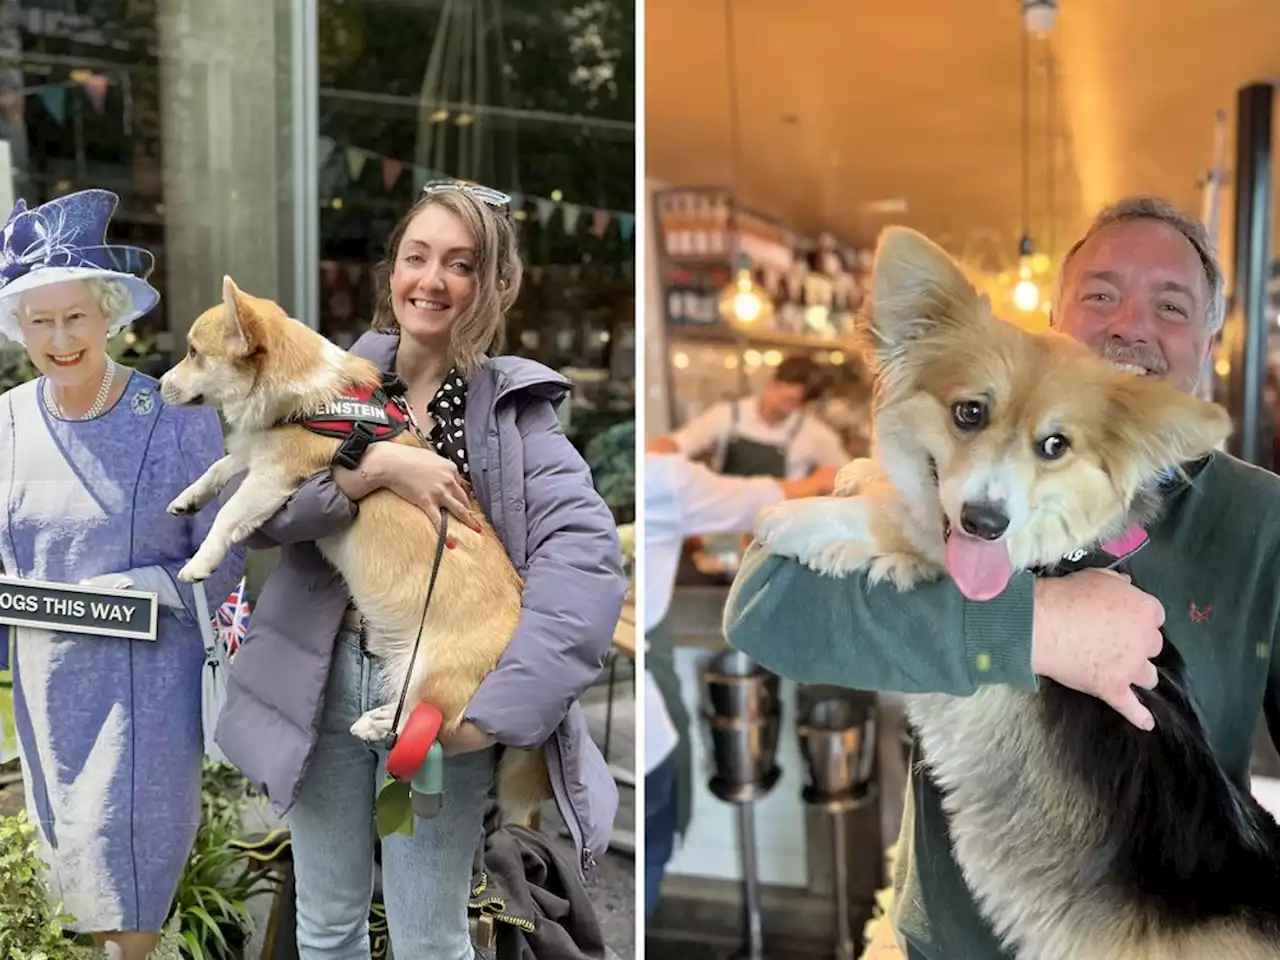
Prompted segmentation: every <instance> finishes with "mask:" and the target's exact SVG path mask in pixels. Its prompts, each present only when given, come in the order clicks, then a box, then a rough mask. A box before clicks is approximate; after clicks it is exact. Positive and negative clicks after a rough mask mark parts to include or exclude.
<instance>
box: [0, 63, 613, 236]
mask: <svg viewBox="0 0 1280 960" xmlns="http://www.w3.org/2000/svg"><path fill="white" fill-rule="evenodd" d="M113 82H115V81H113V80H112V78H111V77H110V76H108V75H107V74H103V73H96V72H94V71H92V70H75V71H72V74H71V77H70V79H68V80H64V81H60V82H57V83H45V84H39V85H35V86H29V87H22V88H19V89H15V90H4V91H0V113H3V114H4V115H5V116H7V117H8V118H9V120H10V121H12V122H15V123H17V122H21V121H22V120H23V119H24V118H25V116H26V109H27V98H28V97H30V96H33V95H34V96H35V97H36V98H37V99H38V100H39V102H40V105H41V106H42V107H43V108H44V110H45V112H46V113H47V114H48V115H49V116H50V117H52V118H53V120H54V121H55V122H56V123H57V124H59V125H60V126H61V125H64V124H65V123H66V122H67V108H68V100H67V92H68V90H69V89H70V88H73V87H80V89H81V90H83V91H84V95H85V98H86V99H87V100H88V101H89V105H90V106H91V107H92V108H93V111H94V113H95V114H97V115H99V116H101V115H102V113H103V111H104V110H105V109H106V101H107V91H108V88H109V87H110V86H111V85H112V83H113ZM126 95H127V92H126ZM340 146H341V149H339V147H340ZM316 148H317V149H316V157H317V160H318V161H319V164H320V167H321V169H324V168H327V167H328V166H329V164H330V163H332V162H333V160H334V158H335V156H340V157H341V158H342V160H343V165H344V166H345V168H346V172H347V176H348V178H349V181H356V180H359V179H360V177H361V175H362V174H363V173H364V170H365V165H366V163H367V162H368V161H370V160H377V161H378V167H379V173H380V175H381V181H382V188H383V190H384V191H387V192H390V191H391V190H393V189H394V188H395V186H396V184H398V183H399V182H400V178H401V177H402V176H404V174H405V171H409V173H410V176H411V178H412V182H413V189H414V191H415V192H416V191H419V190H421V189H422V187H423V185H424V184H426V183H427V181H429V180H432V179H436V178H443V177H446V176H448V174H445V173H441V172H439V171H436V170H432V169H430V168H429V167H423V166H419V165H418V164H410V163H406V162H405V161H404V160H400V159H398V158H396V157H388V156H384V155H383V154H380V153H377V152H375V151H373V150H366V149H365V148H363V147H356V146H350V145H339V144H338V143H337V142H336V141H335V140H334V138H333V137H327V136H325V137H318V138H317V142H316ZM339 176H341V174H339ZM527 203H532V204H533V207H534V211H533V215H534V216H536V217H537V219H538V223H539V224H540V225H541V226H543V227H547V226H548V225H549V224H550V223H551V221H552V219H553V218H554V217H555V216H556V213H557V211H559V213H560V222H561V225H562V226H563V227H564V230H565V232H566V233H567V234H569V235H570V236H576V235H577V234H578V231H579V229H580V228H582V229H585V230H589V231H590V232H591V233H592V234H594V235H595V236H596V237H597V238H599V239H604V237H605V235H606V234H607V233H608V232H609V227H610V226H611V225H612V224H613V223H615V222H616V223H617V225H618V232H619V235H620V236H621V238H622V242H623V243H630V242H631V241H632V238H633V237H634V236H635V223H636V218H635V214H634V213H633V212H632V211H628V210H608V209H605V208H602V207H593V206H590V205H587V204H581V203H570V202H567V201H564V200H561V199H559V198H558V197H557V198H551V197H538V196H534V195H532V194H527V193H513V194H512V208H513V209H514V210H516V211H517V216H521V217H522V216H525V212H524V207H525V205H526V204H527ZM583 224H585V225H586V226H585V227H583Z"/></svg>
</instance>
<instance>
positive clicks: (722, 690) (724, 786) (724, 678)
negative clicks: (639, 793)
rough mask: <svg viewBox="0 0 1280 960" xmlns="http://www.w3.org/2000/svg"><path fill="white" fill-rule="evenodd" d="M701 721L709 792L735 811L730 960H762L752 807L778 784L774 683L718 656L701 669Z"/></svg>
mask: <svg viewBox="0 0 1280 960" xmlns="http://www.w3.org/2000/svg"><path fill="white" fill-rule="evenodd" d="M702 680H703V694H704V700H703V710H702V714H703V719H704V720H705V721H706V723H707V726H708V727H709V728H710V733H711V752H712V756H713V758H714V762H715V770H716V774H715V776H714V777H712V778H711V782H710V784H708V789H710V791H711V793H712V794H713V795H714V796H715V797H716V798H717V799H718V800H721V801H723V802H725V803H732V804H734V805H735V806H737V808H738V844H739V852H740V854H741V863H742V889H743V896H742V901H743V903H742V928H743V935H744V938H745V942H744V943H743V945H742V947H741V948H739V950H738V951H737V952H736V953H735V954H734V958H735V960H765V955H764V930H763V923H762V920H761V911H760V880H759V876H760V871H759V864H758V861H757V858H756V825H755V803H756V801H757V800H759V799H760V798H762V797H764V796H766V795H767V794H768V793H769V791H771V790H772V789H773V788H774V787H775V786H777V784H778V780H779V779H781V777H782V769H781V768H780V767H779V766H778V765H777V763H776V762H775V761H776V757H777V751H778V730H779V728H780V726H781V723H782V704H781V701H780V700H779V697H778V678H777V676H775V675H774V674H772V673H769V672H768V671H767V670H765V669H763V668H762V667H760V666H758V665H757V664H755V663H754V662H752V661H751V660H750V658H748V657H747V656H746V655H744V654H742V653H739V652H737V651H729V652H727V653H721V654H717V655H716V656H714V657H712V658H711V659H710V660H709V661H708V662H707V663H706V664H705V665H704V667H703V671H702Z"/></svg>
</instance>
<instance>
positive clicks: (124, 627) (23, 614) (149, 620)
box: [0, 576, 158, 640]
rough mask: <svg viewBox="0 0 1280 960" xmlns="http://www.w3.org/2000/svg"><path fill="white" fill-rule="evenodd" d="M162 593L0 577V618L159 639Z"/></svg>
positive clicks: (24, 624) (46, 626)
mask: <svg viewBox="0 0 1280 960" xmlns="http://www.w3.org/2000/svg"><path fill="white" fill-rule="evenodd" d="M157 603H158V598H157V597H156V595H155V594H154V593H148V592H146V591H144V590H104V589H102V588H101V587H82V586H79V585H78V584H70V583H45V582H43V581H41V580H19V579H17V578H15V577H5V576H0V623H7V624H11V625H12V626H15V627H36V628H39V629H41V630H59V631H63V632H65V633H88V634H93V635H95V636H99V637H121V638H124V639H126V640H154V639H155V638H156V610H157Z"/></svg>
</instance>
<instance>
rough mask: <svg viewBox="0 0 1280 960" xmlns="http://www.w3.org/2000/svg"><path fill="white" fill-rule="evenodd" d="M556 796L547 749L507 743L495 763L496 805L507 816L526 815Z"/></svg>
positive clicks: (519, 816) (519, 817)
mask: <svg viewBox="0 0 1280 960" xmlns="http://www.w3.org/2000/svg"><path fill="white" fill-rule="evenodd" d="M554 796H555V793H554V792H553V791H552V789H551V774H550V772H549V771H548V770H547V751H546V750H545V749H542V748H539V749H537V750H516V749H515V748H513V747H508V748H507V749H506V750H504V751H503V754H502V761H501V762H500V763H499V764H498V806H500V807H501V808H502V810H503V812H504V813H506V814H507V815H508V816H511V817H515V818H517V819H525V818H527V817H528V816H529V815H530V814H531V813H533V812H534V811H535V810H538V809H539V808H540V807H541V806H542V805H543V804H544V803H546V802H547V801H548V800H550V799H551V798H552V797H554Z"/></svg>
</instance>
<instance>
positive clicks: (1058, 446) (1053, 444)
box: [1036, 433, 1071, 460]
mask: <svg viewBox="0 0 1280 960" xmlns="http://www.w3.org/2000/svg"><path fill="white" fill-rule="evenodd" d="M1070 449H1071V441H1069V440H1068V439H1067V438H1066V437H1064V436H1063V435H1062V434H1060V433H1055V434H1053V435H1052V436H1048V437H1045V438H1044V439H1043V440H1041V441H1040V442H1039V443H1038V444H1036V453H1038V454H1039V455H1040V457H1041V458H1042V459H1044V460H1060V459H1062V455H1063V454H1065V453H1066V452H1067V451H1068V450H1070Z"/></svg>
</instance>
